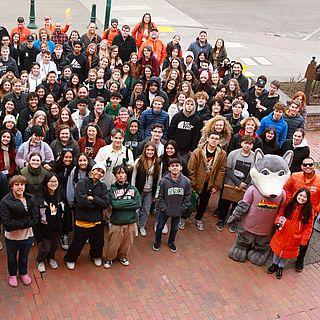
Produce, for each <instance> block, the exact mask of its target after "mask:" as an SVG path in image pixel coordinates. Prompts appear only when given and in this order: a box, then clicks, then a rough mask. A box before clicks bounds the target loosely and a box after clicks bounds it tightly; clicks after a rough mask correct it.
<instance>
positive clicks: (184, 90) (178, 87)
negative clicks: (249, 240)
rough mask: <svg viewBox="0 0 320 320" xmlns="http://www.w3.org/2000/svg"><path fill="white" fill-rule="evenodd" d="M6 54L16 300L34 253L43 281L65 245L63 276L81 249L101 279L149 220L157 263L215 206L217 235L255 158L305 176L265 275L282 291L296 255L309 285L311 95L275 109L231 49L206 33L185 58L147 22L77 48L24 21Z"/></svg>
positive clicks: (8, 229) (1, 211)
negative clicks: (286, 250) (286, 247)
mask: <svg viewBox="0 0 320 320" xmlns="http://www.w3.org/2000/svg"><path fill="white" fill-rule="evenodd" d="M0 40H1V43H0V46H1V48H0V102H1V109H0V128H1V131H0V171H1V175H0V178H1V190H0V192H1V194H0V196H1V199H2V200H1V204H0V217H1V222H2V224H3V230H4V233H3V236H4V239H5V246H6V249H7V259H8V272H9V285H10V286H12V287H16V286H17V285H18V277H17V276H18V275H19V276H20V279H21V281H22V282H23V283H24V284H25V285H29V284H30V283H31V277H30V276H29V274H28V270H27V267H28V253H29V251H30V248H31V247H32V246H33V245H34V244H36V248H37V250H38V254H37V257H36V264H37V268H38V270H39V271H40V272H45V270H46V266H47V265H49V266H50V267H51V268H52V269H56V268H57V267H58V262H57V260H56V259H55V253H56V251H57V249H58V247H59V243H61V247H62V249H64V250H66V254H65V256H64V261H65V263H66V265H67V267H68V268H69V269H74V268H75V266H76V261H77V259H78V258H79V256H80V253H81V251H82V249H83V247H84V246H85V244H86V242H89V244H90V252H89V253H90V257H91V258H92V260H93V263H94V264H95V265H96V266H98V267H99V266H101V265H103V266H104V267H105V268H107V269H108V268H110V267H111V266H112V263H113V262H114V261H115V260H116V259H118V260H119V261H120V263H121V264H122V265H124V266H128V265H129V264H130V262H129V251H130V247H131V245H132V243H133V240H134V237H136V236H139V235H140V236H142V237H145V236H146V235H147V232H150V224H151V223H150V221H149V222H148V218H149V216H150V213H154V214H155V224H154V225H155V227H154V230H155V239H154V243H153V249H154V250H155V251H158V250H159V249H160V248H161V239H162V234H166V233H168V232H169V236H168V246H169V248H170V250H171V251H172V252H176V251H177V247H176V243H175V239H176V235H177V232H178V230H179V229H180V230H184V229H185V228H186V226H187V225H188V223H187V222H188V220H191V219H192V221H194V224H195V228H196V229H197V230H199V231H203V230H204V229H205V224H204V220H203V216H204V214H205V212H206V211H207V209H208V204H209V202H210V201H212V202H214V207H215V215H216V217H217V223H216V227H217V230H219V231H222V230H223V229H224V227H225V225H226V219H227V216H228V213H229V212H230V210H232V208H235V206H236V202H233V201H230V200H228V199H226V198H225V197H224V194H225V192H224V185H225V184H228V185H233V186H236V187H237V188H238V191H239V192H240V193H241V192H242V193H244V192H245V190H246V189H247V188H248V187H249V186H250V184H251V177H250V174H249V173H250V168H251V167H252V166H253V164H254V153H253V152H254V150H255V149H257V148H260V149H261V150H262V151H263V152H264V153H265V154H278V155H283V154H284V153H285V152H286V151H287V150H293V153H294V156H293V162H292V165H291V168H290V170H291V172H292V173H294V172H299V173H297V175H293V176H292V179H291V180H290V182H288V185H287V186H286V187H285V189H286V191H287V202H288V204H287V206H288V209H287V210H286V211H283V210H284V209H281V210H282V211H281V215H280V216H279V217H278V218H277V220H276V222H275V223H276V224H277V225H278V224H279V222H278V220H279V219H280V220H281V219H282V220H281V221H283V217H284V218H285V219H286V221H291V222H290V223H289V222H288V223H286V224H284V226H283V228H278V230H277V232H276V233H275V236H274V239H273V240H272V242H271V248H272V250H273V251H274V253H275V257H274V265H272V266H271V267H270V268H269V269H268V272H270V273H272V272H277V276H278V277H281V275H282V274H281V275H280V273H281V272H280V271H281V270H282V268H283V266H284V264H285V262H286V260H285V259H286V258H294V257H296V256H297V255H298V248H299V246H303V248H304V249H301V248H302V247H301V248H300V253H299V254H300V255H302V256H300V258H299V259H298V260H297V263H296V270H297V271H302V269H303V258H304V254H305V251H306V249H305V248H307V243H308V240H309V238H310V234H311V232H310V225H311V226H312V221H313V218H314V217H315V213H316V212H318V211H319V210H316V209H315V206H313V208H312V209H310V208H311V207H310V197H311V202H315V203H316V202H317V201H316V198H314V197H315V194H316V195H317V194H318V192H319V190H320V189H319V188H320V184H319V183H320V182H319V179H320V178H319V176H318V175H317V174H316V173H315V171H314V160H313V159H312V158H310V149H309V147H308V143H307V140H306V138H305V122H306V96H305V94H304V93H303V92H300V91H299V92H297V93H296V94H295V95H294V96H293V97H292V99H291V100H290V101H285V102H281V101H280V97H279V94H278V90H279V88H280V83H279V82H278V81H271V82H269V84H268V79H267V78H266V76H264V75H260V76H259V77H258V78H257V79H256V81H254V80H253V79H248V78H247V77H245V75H244V74H243V72H242V71H243V66H242V64H241V62H239V61H232V62H231V61H230V60H231V59H230V58H229V57H228V52H227V50H226V48H225V45H224V40H223V39H217V40H216V41H215V43H214V44H213V45H211V44H210V41H209V38H208V35H207V32H206V31H205V30H201V31H200V32H199V36H198V37H197V39H196V40H195V41H194V42H192V43H191V44H190V45H189V46H188V48H187V50H182V47H181V45H180V40H181V38H180V36H179V35H174V37H173V38H172V41H170V42H169V43H167V44H165V43H164V42H163V41H162V40H161V39H160V35H159V30H158V27H157V25H156V24H155V23H154V22H153V21H152V18H151V15H150V13H145V14H144V15H143V17H142V20H141V21H140V22H138V23H137V24H136V25H135V26H134V28H133V29H132V30H131V28H130V26H129V25H122V26H121V27H120V26H119V23H118V20H117V19H115V18H114V19H112V20H111V26H110V28H108V29H106V30H104V31H103V32H102V33H101V34H99V32H98V30H97V26H96V24H95V23H93V22H91V23H89V24H88V26H87V31H86V32H85V33H84V34H82V35H81V34H80V33H79V31H78V30H71V29H70V25H69V24H68V23H67V24H66V25H65V26H63V24H62V23H61V22H60V21H56V22H55V23H53V22H52V19H51V17H49V16H46V17H45V19H44V25H43V27H41V28H40V29H39V32H38V34H35V33H32V32H31V30H29V29H28V28H27V27H25V26H24V18H23V17H19V18H18V19H17V26H16V27H15V28H13V29H12V30H11V32H10V33H9V32H8V31H7V30H6V28H4V27H2V28H1V34H0ZM301 170H302V172H301ZM302 187H304V188H305V189H301V188H302ZM297 191H299V193H297ZM310 194H311V195H310ZM210 199H211V200H210ZM304 203H306V205H304ZM317 203H318V202H317ZM300 204H302V207H301V206H300ZM311 211H312V212H311ZM193 213H195V215H194V218H193V215H192V214H193ZM169 218H171V219H170V220H171V227H170V231H169V230H168V224H167V222H168V219H169ZM149 220H150V219H149ZM106 225H107V226H108V229H109V231H108V241H107V246H106V251H105V253H104V247H105V246H104V243H105V242H104V230H105V226H106ZM298 225H299V228H298ZM297 228H298V231H299V232H300V233H299V232H296V233H295V234H294V235H292V232H293V230H294V229H297ZM228 229H229V231H230V232H236V231H237V226H236V224H230V225H229V226H228ZM281 231H282V233H284V232H286V235H285V236H283V234H281ZM71 233H73V237H72V241H71V239H70V241H69V236H70V234H71ZM298 233H299V234H301V237H300V236H299V237H297V234H298ZM285 241H286V243H288V242H290V245H291V246H293V247H294V249H292V250H291V251H290V254H288V255H282V253H283V250H281V248H282V247H283V244H284V242H285ZM291 242H292V243H291ZM1 248H2V244H1ZM279 270H280V271H279Z"/></svg>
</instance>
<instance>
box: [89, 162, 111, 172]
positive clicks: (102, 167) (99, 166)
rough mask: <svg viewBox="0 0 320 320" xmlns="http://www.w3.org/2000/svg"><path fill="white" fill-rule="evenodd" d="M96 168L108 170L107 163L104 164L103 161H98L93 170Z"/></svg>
mask: <svg viewBox="0 0 320 320" xmlns="http://www.w3.org/2000/svg"><path fill="white" fill-rule="evenodd" d="M96 169H101V170H103V172H106V171H107V170H106V167H105V165H104V164H103V163H101V162H97V163H96V164H95V165H94V166H93V167H92V169H91V171H94V170H96Z"/></svg>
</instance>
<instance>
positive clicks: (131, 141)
mask: <svg viewBox="0 0 320 320" xmlns="http://www.w3.org/2000/svg"><path fill="white" fill-rule="evenodd" d="M132 122H136V123H137V124H138V131H137V132H136V133H135V134H132V133H131V132H130V126H131V123H132ZM139 127H140V122H139V120H137V119H135V118H131V119H129V121H128V123H127V128H126V131H125V133H124V146H125V147H127V148H128V149H130V150H131V151H132V153H133V157H134V159H135V158H136V150H137V148H138V145H139V141H140V140H139Z"/></svg>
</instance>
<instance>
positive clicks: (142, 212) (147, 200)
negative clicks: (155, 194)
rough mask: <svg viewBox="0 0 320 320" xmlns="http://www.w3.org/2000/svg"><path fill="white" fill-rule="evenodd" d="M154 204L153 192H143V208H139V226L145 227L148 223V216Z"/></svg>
mask: <svg viewBox="0 0 320 320" xmlns="http://www.w3.org/2000/svg"><path fill="white" fill-rule="evenodd" d="M151 205H152V192H151V191H150V192H144V191H143V192H142V193H141V208H140V209H139V217H138V221H139V224H138V227H139V228H141V227H144V226H145V225H146V223H147V219H148V216H149V214H150V209H151Z"/></svg>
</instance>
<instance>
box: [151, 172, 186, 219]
mask: <svg viewBox="0 0 320 320" xmlns="http://www.w3.org/2000/svg"><path fill="white" fill-rule="evenodd" d="M191 192H192V189H191V183H190V180H189V179H188V178H187V177H185V176H184V175H183V174H180V176H179V178H178V180H174V179H173V178H172V177H171V174H170V173H167V174H165V176H164V177H163V178H162V179H161V181H160V184H159V193H158V194H157V197H156V198H157V202H156V210H157V212H164V213H165V215H166V216H169V217H181V216H182V215H183V214H184V213H185V212H186V211H187V209H188V207H189V205H190V200H191Z"/></svg>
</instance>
